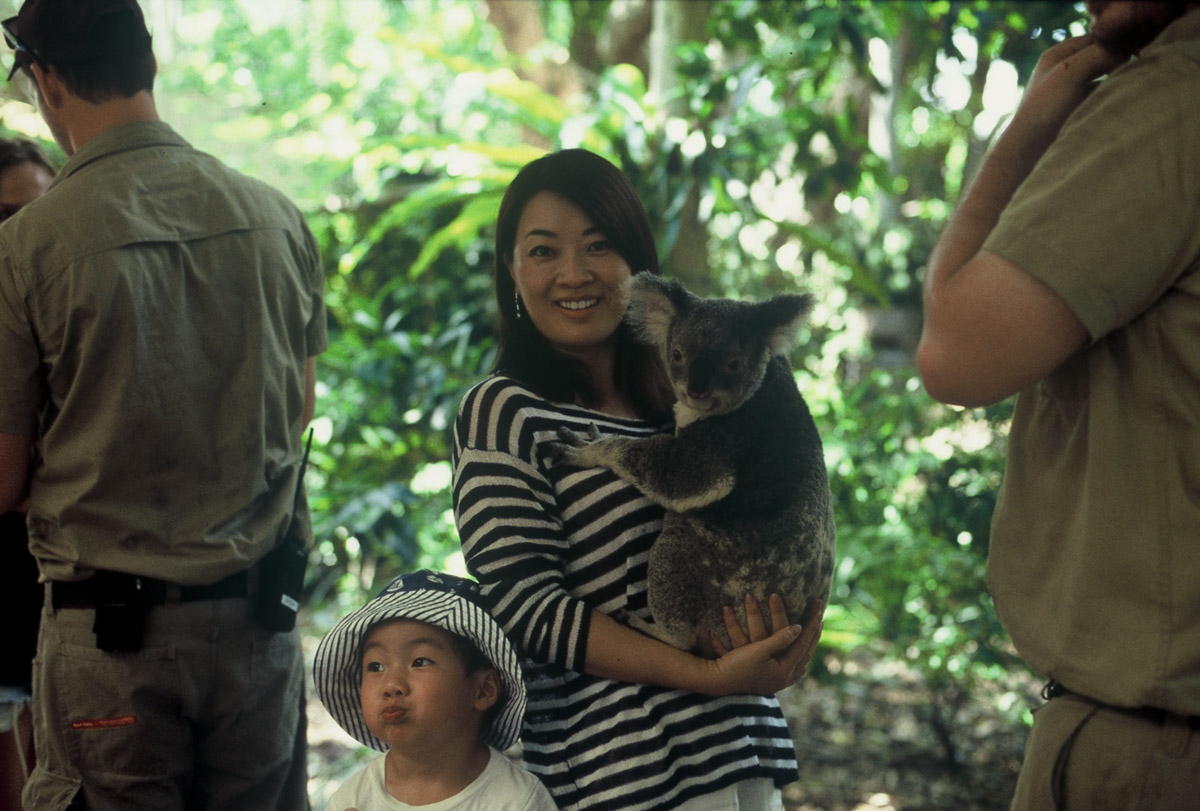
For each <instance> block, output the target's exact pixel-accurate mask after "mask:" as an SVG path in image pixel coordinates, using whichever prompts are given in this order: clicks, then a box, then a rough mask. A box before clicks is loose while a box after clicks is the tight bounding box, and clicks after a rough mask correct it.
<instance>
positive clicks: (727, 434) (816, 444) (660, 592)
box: [559, 273, 834, 657]
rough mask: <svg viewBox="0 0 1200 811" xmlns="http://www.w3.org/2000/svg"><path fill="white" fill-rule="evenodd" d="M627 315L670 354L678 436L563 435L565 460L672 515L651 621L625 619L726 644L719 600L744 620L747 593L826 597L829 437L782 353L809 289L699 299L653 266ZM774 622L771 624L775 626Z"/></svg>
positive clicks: (653, 580)
mask: <svg viewBox="0 0 1200 811" xmlns="http://www.w3.org/2000/svg"><path fill="white" fill-rule="evenodd" d="M627 290H628V293H629V298H630V302H629V311H628V315H627V319H628V321H629V323H630V325H631V326H632V328H633V329H634V330H635V331H636V332H637V333H638V334H639V336H640V337H641V338H642V340H644V341H645V342H646V343H649V344H653V345H656V346H657V347H659V349H660V350H661V352H662V357H663V362H664V363H665V365H666V367H667V370H668V373H669V375H670V378H671V384H672V386H673V388H674V390H675V394H676V397H677V403H676V406H675V415H676V431H675V434H674V435H659V436H654V437H647V438H643V439H632V438H619V437H612V438H608V439H595V438H594V436H593V437H592V438H590V439H592V440H593V441H586V439H585V438H584V437H581V436H579V435H578V434H575V433H574V432H572V431H569V430H566V429H564V430H563V431H560V437H561V439H562V440H563V443H560V445H559V451H560V453H561V454H562V458H563V461H565V462H566V463H568V464H571V465H576V466H580V467H608V468H611V469H612V470H613V471H614V472H615V473H616V474H617V475H619V476H620V477H621V478H623V479H625V480H626V481H629V482H630V483H632V484H634V485H635V486H636V487H638V489H639V490H641V491H642V492H643V493H645V495H646V496H647V497H649V498H650V499H651V500H653V501H655V502H656V503H658V504H660V505H662V506H663V507H665V508H666V509H667V514H666V516H665V518H664V521H663V529H662V533H661V534H660V535H659V537H658V539H657V540H656V541H655V543H654V546H653V548H652V549H651V551H650V564H649V574H648V590H649V593H648V600H649V606H650V613H651V614H652V616H653V618H654V621H653V622H652V623H647V622H645V621H643V620H641V619H639V618H637V617H633V616H629V617H626V618H625V619H626V621H627V622H628V623H629V624H630V625H632V626H633V627H635V628H637V629H638V630H640V631H643V632H644V633H648V634H650V635H651V636H654V637H656V638H658V639H661V640H662V641H664V642H667V643H668V644H670V645H673V646H675V647H677V648H680V649H683V650H696V651H698V652H699V653H701V654H703V655H706V656H710V657H711V656H714V655H715V651H714V648H713V645H712V643H711V641H710V638H709V634H710V633H715V634H716V635H717V637H718V638H719V639H720V640H721V641H722V642H723V644H725V645H726V646H728V645H729V638H728V635H727V633H726V631H725V625H724V620H723V617H722V607H723V606H732V607H733V608H734V610H735V611H737V612H738V615H739V619H740V620H741V621H742V623H743V627H745V614H744V608H743V598H744V597H745V595H746V594H747V593H749V594H752V595H754V596H755V597H757V598H758V600H759V601H760V604H761V605H762V606H763V609H764V612H765V610H766V605H767V598H768V596H769V595H770V594H772V593H777V594H779V595H780V596H781V597H783V600H784V605H785V606H786V608H787V610H788V616H789V619H791V620H792V621H797V620H801V619H802V618H804V617H805V616H806V615H807V613H808V611H809V606H810V604H811V602H812V601H813V600H814V599H820V600H826V599H828V595H829V588H830V582H831V577H832V573H833V553H834V521H833V505H832V499H831V496H830V492H829V480H828V476H827V474H826V471H825V457H824V454H823V452H822V449H821V438H820V436H819V435H818V434H817V428H816V425H815V424H814V422H813V419H812V415H811V414H810V413H809V410H808V406H807V404H806V403H805V402H804V398H803V397H802V396H801V395H800V392H799V390H797V388H796V384H795V380H794V379H793V377H792V372H791V369H790V367H789V366H788V363H787V361H786V360H785V359H784V358H783V357H782V353H784V352H786V351H787V349H788V348H789V347H790V346H791V344H792V342H793V341H794V339H795V335H796V331H797V330H798V329H799V327H800V324H801V323H802V322H803V320H804V318H805V317H806V316H807V314H808V311H809V309H810V308H811V306H812V297H811V296H810V295H804V296H799V295H789V296H776V297H774V298H772V299H770V300H768V301H763V302H757V303H755V302H740V301H733V300H729V299H702V298H698V297H697V296H694V295H692V294H691V293H689V292H688V291H687V290H685V289H684V288H683V286H682V285H680V284H679V283H678V282H675V281H668V280H665V279H662V278H660V277H657V276H654V275H652V274H648V273H641V274H638V275H636V276H634V277H633V278H632V279H631V280H630V282H629V283H628V286H627ZM776 630H777V629H776Z"/></svg>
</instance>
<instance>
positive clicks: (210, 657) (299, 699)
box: [23, 598, 308, 811]
mask: <svg viewBox="0 0 1200 811" xmlns="http://www.w3.org/2000/svg"><path fill="white" fill-rule="evenodd" d="M250 613H251V612H250V606H249V602H248V601H247V600H246V599H245V598H233V599H219V600H200V601H196V602H186V603H174V604H167V605H163V606H158V607H155V608H153V609H151V611H150V615H149V618H148V625H147V631H146V637H145V643H144V645H143V648H142V650H141V651H139V652H137V653H108V652H105V651H101V650H98V649H97V648H96V643H95V636H94V635H93V633H92V622H93V620H94V616H95V612H94V611H92V610H91V609H59V610H57V611H55V610H54V609H53V607H52V606H51V605H49V600H48V599H47V606H46V608H45V609H44V610H43V612H42V622H41V632H40V637H39V639H38V655H37V658H36V659H35V660H34V686H33V696H34V700H33V709H34V712H33V715H34V745H35V749H36V752H37V767H36V769H35V770H34V772H33V775H32V776H31V778H30V781H29V783H28V784H27V786H26V788H25V794H24V797H23V802H24V804H25V807H26V808H36V809H38V811H61V809H66V808H68V807H71V808H72V809H76V808H86V809H87V810H88V811H110V809H111V811H141V810H142V809H145V811H175V810H176V809H178V810H179V811H184V810H185V809H186V811H201V810H202V809H212V810H213V811H216V809H221V811H238V810H239V809H244V810H245V811H271V810H272V809H274V810H277V811H302V810H303V809H305V808H307V806H308V800H307V785H306V784H307V778H306V767H305V762H304V761H305V749H304V736H305V724H304V716H303V714H302V709H303V707H302V703H303V696H304V665H303V659H302V655H301V650H300V640H299V635H298V634H297V632H296V631H292V632H291V633H269V632H266V631H263V630H261V629H259V628H258V627H257V626H256V625H255V624H254V621H253V619H252V618H251V616H250ZM72 803H74V804H72Z"/></svg>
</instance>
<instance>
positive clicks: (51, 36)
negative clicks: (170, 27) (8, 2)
mask: <svg viewBox="0 0 1200 811" xmlns="http://www.w3.org/2000/svg"><path fill="white" fill-rule="evenodd" d="M5 28H6V30H7V31H8V32H10V33H12V34H13V35H15V37H16V39H17V40H18V42H17V43H16V44H17V45H18V46H19V47H18V50H17V57H16V58H17V60H18V65H20V63H21V60H22V59H24V60H25V61H26V62H29V61H32V62H36V63H37V64H40V65H42V66H43V67H44V68H48V69H51V70H53V71H54V73H55V74H56V75H57V76H58V77H59V79H61V80H62V82H63V84H64V85H65V86H66V88H67V90H68V91H70V92H71V93H72V94H73V95H75V96H78V97H80V98H82V99H85V100H87V101H91V102H102V101H108V100H110V99H113V98H129V97H130V96H133V95H135V94H137V93H139V92H140V91H142V90H145V91H152V90H153V88H154V72H155V63H154V52H153V51H152V50H151V47H150V43H151V40H150V32H149V31H147V30H146V20H145V18H144V17H143V16H142V9H141V7H140V6H138V3H137V0H26V1H25V4H24V5H22V6H21V11H20V13H18V14H17V16H16V17H14V18H12V19H10V20H6V21H5ZM26 66H27V65H26Z"/></svg>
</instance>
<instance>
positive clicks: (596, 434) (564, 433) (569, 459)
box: [550, 423, 600, 465]
mask: <svg viewBox="0 0 1200 811" xmlns="http://www.w3.org/2000/svg"><path fill="white" fill-rule="evenodd" d="M558 438H559V440H560V441H559V442H552V443H550V447H551V450H552V451H553V452H554V458H555V459H557V460H558V461H559V462H562V463H563V464H568V465H572V464H576V465H577V464H579V462H578V457H579V451H580V449H582V448H584V447H586V446H587V445H588V443H589V442H595V441H596V440H597V439H599V438H600V429H599V428H597V427H596V424H595V423H592V424H591V425H589V426H588V431H587V434H586V435H584V434H581V433H579V432H578V431H573V430H571V429H570V428H567V427H566V426H560V427H559V429H558Z"/></svg>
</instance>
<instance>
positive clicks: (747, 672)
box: [711, 594, 825, 695]
mask: <svg viewBox="0 0 1200 811" xmlns="http://www.w3.org/2000/svg"><path fill="white" fill-rule="evenodd" d="M745 605H746V626H747V627H746V628H742V626H741V624H740V623H739V622H738V620H737V615H736V614H735V612H734V611H733V609H732V608H730V607H729V606H726V608H725V630H726V632H727V633H728V634H729V640H730V642H731V643H732V645H733V648H732V649H729V648H726V647H725V646H724V645H723V644H722V643H721V640H719V639H718V638H717V637H716V635H715V634H714V635H713V646H714V647H715V648H716V651H717V654H718V656H719V657H720V658H718V659H715V660H713V661H712V662H711V668H712V671H713V674H712V675H713V676H714V678H715V680H716V681H715V684H714V690H713V692H712V694H713V695H724V694H728V693H755V694H760V695H769V694H774V693H778V692H779V691H780V690H783V689H784V688H786V687H790V686H791V685H793V684H795V683H796V682H797V681H799V680H800V679H801V677H803V676H804V672H805V671H806V670H807V669H808V663H809V662H810V661H811V660H812V657H813V654H814V653H815V652H816V650H817V642H818V641H819V640H820V638H821V631H822V629H823V628H824V615H825V603H824V602H818V603H816V605H815V606H814V607H813V609H812V610H811V611H810V612H809V613H810V616H809V617H808V618H807V620H806V621H805V623H804V625H803V626H800V625H793V624H790V623H789V622H788V617H787V609H786V607H785V606H784V604H783V599H782V598H781V597H780V596H779V595H778V594H772V595H771V596H770V598H769V600H768V605H769V608H770V617H769V619H770V622H769V623H768V618H767V617H766V616H764V615H763V612H762V607H761V605H760V604H759V602H758V600H756V599H755V598H754V597H752V596H751V595H749V594H747V595H746V602H745Z"/></svg>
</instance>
